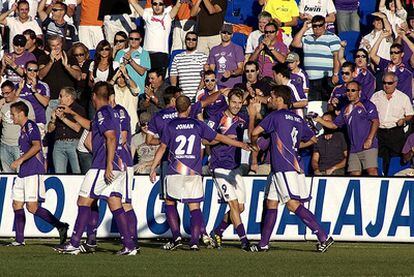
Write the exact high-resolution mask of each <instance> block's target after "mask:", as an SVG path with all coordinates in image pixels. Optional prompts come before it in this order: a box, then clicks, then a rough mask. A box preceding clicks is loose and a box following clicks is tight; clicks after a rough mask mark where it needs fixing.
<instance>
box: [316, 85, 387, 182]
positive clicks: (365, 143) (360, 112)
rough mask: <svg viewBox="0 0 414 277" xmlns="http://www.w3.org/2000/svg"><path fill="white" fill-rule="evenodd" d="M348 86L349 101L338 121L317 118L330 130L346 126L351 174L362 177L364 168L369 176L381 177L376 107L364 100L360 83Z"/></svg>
mask: <svg viewBox="0 0 414 277" xmlns="http://www.w3.org/2000/svg"><path fill="white" fill-rule="evenodd" d="M346 87H347V89H346V90H347V92H346V94H347V96H348V101H349V102H350V103H349V104H348V105H346V106H345V107H344V108H343V109H342V110H341V112H340V114H339V115H338V116H337V117H336V118H335V120H334V121H326V120H324V119H322V118H321V117H317V118H315V121H316V122H318V123H320V124H321V125H322V126H324V127H327V128H330V129H337V128H341V127H342V126H345V125H346V127H347V131H348V137H349V141H350V143H351V149H350V151H349V152H350V154H349V158H348V172H350V174H351V175H352V176H361V175H362V170H366V171H367V173H368V175H370V176H378V169H377V168H378V164H377V163H378V161H377V159H378V140H377V136H376V135H377V131H378V127H379V119H378V112H377V108H376V106H375V105H374V103H372V102H371V101H369V100H365V101H361V99H360V97H361V86H360V84H359V83H358V82H357V81H352V82H350V83H348V84H347V86H346ZM361 164H362V166H361Z"/></svg>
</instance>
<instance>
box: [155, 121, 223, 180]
mask: <svg viewBox="0 0 414 277" xmlns="http://www.w3.org/2000/svg"><path fill="white" fill-rule="evenodd" d="M216 135H217V133H216V132H215V131H213V130H212V129H211V128H210V127H208V125H207V124H205V123H204V122H202V121H199V120H196V119H193V118H176V119H173V120H171V121H170V123H169V124H168V125H167V127H166V128H165V129H164V131H163V133H162V136H161V142H162V143H164V144H165V145H167V148H168V149H169V159H168V160H169V166H168V171H167V174H170V175H173V174H181V175H201V165H202V163H201V160H202V158H201V140H202V139H206V140H208V141H212V140H214V139H215V138H216Z"/></svg>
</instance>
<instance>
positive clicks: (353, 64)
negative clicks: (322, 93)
mask: <svg viewBox="0 0 414 277" xmlns="http://www.w3.org/2000/svg"><path fill="white" fill-rule="evenodd" d="M345 67H349V68H351V71H352V72H354V71H355V68H356V65H355V63H353V62H348V61H346V62H344V63H343V64H342V66H341V68H345Z"/></svg>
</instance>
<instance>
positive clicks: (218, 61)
mask: <svg viewBox="0 0 414 277" xmlns="http://www.w3.org/2000/svg"><path fill="white" fill-rule="evenodd" d="M232 37H233V26H232V25H230V24H224V25H223V27H222V28H221V44H220V45H217V46H214V47H213V48H212V49H211V52H210V55H209V56H208V61H207V64H208V65H209V69H210V70H214V71H216V72H217V85H218V87H219V88H233V86H234V85H235V84H237V83H240V82H241V81H242V74H243V64H244V53H243V48H241V47H240V46H239V45H237V44H234V43H233V42H232V41H231V38H232Z"/></svg>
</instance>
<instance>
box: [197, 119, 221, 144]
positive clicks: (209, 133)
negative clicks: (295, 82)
mask: <svg viewBox="0 0 414 277" xmlns="http://www.w3.org/2000/svg"><path fill="white" fill-rule="evenodd" d="M200 127H201V137H202V138H203V139H206V140H208V141H213V140H214V139H215V138H216V136H217V132H216V131H214V130H213V129H211V128H210V127H208V125H207V124H205V123H204V122H202V121H200Z"/></svg>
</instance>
